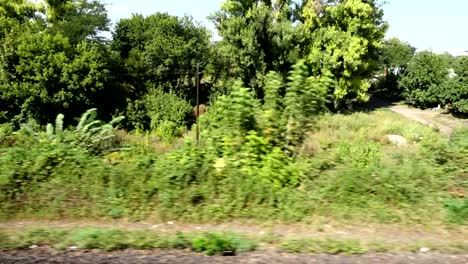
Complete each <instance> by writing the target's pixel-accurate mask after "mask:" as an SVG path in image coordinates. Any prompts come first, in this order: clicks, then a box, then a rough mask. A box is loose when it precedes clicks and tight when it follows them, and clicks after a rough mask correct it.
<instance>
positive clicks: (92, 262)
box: [0, 248, 468, 264]
mask: <svg viewBox="0 0 468 264" xmlns="http://www.w3.org/2000/svg"><path fill="white" fill-rule="evenodd" d="M0 263H2V264H13V263H14V264H39V263H48V264H49V263H50V264H53V263H69V264H75V263H80V264H81V263H83V264H84V263H86V264H88V263H89V264H100V263H103V264H104V263H117V264H119V263H122V264H124V263H125V264H130V263H142V264H143V263H148V264H149V263H154V264H159V263H193V264H195V263H196V264H198V263H200V264H203V263H232V264H234V263H236V264H237V263H245V264H250V263H252V264H253V263H258V264H260V263H265V264H270V263H279V264H282V263H298V264H299V263H321V264H357V263H362V264H366V263H369V264H370V263H372V264H374V263H375V264H403V263H405V264H406V263H412V264H431V263H432V264H467V263H468V255H444V254H436V253H421V254H367V255H357V256H344V255H326V254H315V255H313V254H285V253H278V252H274V251H258V252H253V253H243V254H239V255H236V256H212V257H210V256H205V255H202V254H197V253H190V252H186V251H162V250H152V251H133V250H125V251H118V252H112V253H99V252H95V251H88V252H56V251H53V250H51V249H47V248H40V249H34V250H26V251H9V252H6V251H3V252H2V251H0Z"/></svg>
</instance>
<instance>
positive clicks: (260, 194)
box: [0, 110, 468, 244]
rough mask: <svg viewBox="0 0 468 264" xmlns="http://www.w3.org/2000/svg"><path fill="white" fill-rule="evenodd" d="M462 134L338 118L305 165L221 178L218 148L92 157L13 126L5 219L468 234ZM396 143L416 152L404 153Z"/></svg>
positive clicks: (247, 163)
mask: <svg viewBox="0 0 468 264" xmlns="http://www.w3.org/2000/svg"><path fill="white" fill-rule="evenodd" d="M2 131H3V130H2ZM460 131H461V132H457V134H455V136H454V137H453V138H452V141H451V142H448V139H447V138H444V137H443V136H441V135H440V134H438V133H437V132H436V131H434V130H433V129H432V128H429V127H426V126H424V125H421V124H418V123H416V122H412V121H408V120H406V119H405V118H403V117H401V116H399V115H398V114H395V113H393V112H390V111H385V110H380V111H376V112H371V113H353V114H349V115H344V114H335V115H331V114H327V115H325V116H323V117H321V118H320V119H319V120H318V121H317V123H316V124H315V129H314V130H313V131H311V132H310V135H309V137H308V139H307V141H306V143H305V144H304V146H303V148H302V151H301V155H299V156H297V157H295V158H294V159H289V158H284V156H283V155H282V153H281V152H279V153H278V152H272V154H269V155H263V154H262V153H261V151H262V150H261V149H258V148H256V147H255V148H252V149H247V150H245V149H243V150H242V151H241V150H239V152H240V154H239V155H238V156H235V155H234V154H233V156H232V157H234V158H229V157H225V158H224V159H223V163H225V166H224V167H223V168H222V169H216V168H215V167H214V165H215V164H216V162H218V161H219V159H220V157H219V155H217V151H218V150H216V149H215V150H212V149H207V148H203V147H196V146H193V145H190V144H183V143H181V142H178V143H175V145H162V143H160V142H159V141H155V140H153V139H151V138H150V137H148V136H138V135H130V134H126V133H121V135H120V140H122V141H123V143H124V144H123V145H124V146H125V147H129V148H130V150H126V151H119V152H114V153H111V154H108V155H106V156H92V155H89V154H87V153H84V152H83V151H81V150H79V149H75V148H73V147H70V146H69V145H67V144H62V143H54V144H51V143H50V142H32V141H31V139H30V138H28V137H27V136H25V135H21V133H17V134H14V135H12V134H11V131H10V132H9V130H8V129H4V132H2V133H6V134H7V135H8V136H9V137H12V139H11V140H9V141H8V144H7V143H5V144H2V143H0V219H12V218H13V219H14V218H36V219H89V218H92V219H119V218H124V219H129V220H135V221H137V220H144V219H153V220H163V221H164V220H174V219H175V220H184V221H190V222H199V221H206V222H215V221H224V220H235V219H254V220H257V221H280V222H296V221H303V222H306V221H308V220H310V219H316V218H328V219H333V220H334V221H338V222H339V221H342V222H351V223H352V222H367V223H370V224H372V223H403V224H409V225H411V224H423V225H427V226H431V225H434V226H439V225H441V224H442V225H444V224H449V225H465V224H466V219H467V217H466V201H465V200H466V196H464V195H466V190H467V188H468V185H467V184H468V183H467V180H466V173H467V171H466V168H468V164H466V163H467V160H466V155H465V153H466V152H464V151H466V137H465V136H464V135H466V132H463V131H462V130H460ZM388 134H399V135H402V136H404V137H405V138H406V139H407V140H408V144H407V145H406V146H400V147H398V146H394V145H392V144H390V143H389V142H388V140H386V139H385V137H386V135H388ZM457 135H458V136H457ZM251 138H253V140H252V142H254V141H255V142H257V141H258V142H262V138H259V137H255V136H252V137H251ZM179 141H182V140H179ZM12 142H13V143H12ZM164 144H166V143H164ZM229 144H231V143H230V142H229V141H227V142H226V145H229ZM228 147H231V146H228ZM262 155H263V156H262ZM220 243H221V244H222V242H220Z"/></svg>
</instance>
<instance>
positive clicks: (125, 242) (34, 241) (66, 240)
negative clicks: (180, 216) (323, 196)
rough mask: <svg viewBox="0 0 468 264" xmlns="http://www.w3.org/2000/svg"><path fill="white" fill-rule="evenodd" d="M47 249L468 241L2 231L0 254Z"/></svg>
mask: <svg viewBox="0 0 468 264" xmlns="http://www.w3.org/2000/svg"><path fill="white" fill-rule="evenodd" d="M31 246H47V247H51V248H54V249H56V250H59V251H64V250H71V248H73V250H89V249H96V250H100V251H116V250H122V249H135V250H151V249H183V250H185V249H188V250H191V251H194V252H201V253H204V254H206V255H215V254H223V255H232V254H237V253H239V252H249V251H255V250H265V249H267V248H268V249H270V250H271V249H274V250H279V251H281V252H289V253H326V254H344V255H359V254H366V253H382V252H387V253H399V252H418V251H419V250H420V249H421V248H423V247H427V248H429V249H430V250H431V251H432V252H441V253H452V254H466V253H468V242H467V241H455V242H450V241H437V242H434V241H416V242H404V241H402V242H399V243H397V242H385V241H374V240H372V239H371V240H366V241H365V242H364V241H360V240H358V239H335V238H331V237H329V238H289V237H283V236H276V237H274V239H272V237H271V236H269V235H263V236H252V235H250V236H247V235H242V234H240V233H213V232H200V233H181V232H177V233H165V234H158V233H154V232H152V231H148V230H133V231H130V230H120V229H106V228H104V229H103V228H81V229H43V228H35V229H22V230H0V250H22V249H28V248H29V247H31Z"/></svg>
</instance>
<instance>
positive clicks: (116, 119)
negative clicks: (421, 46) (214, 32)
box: [0, 0, 468, 253]
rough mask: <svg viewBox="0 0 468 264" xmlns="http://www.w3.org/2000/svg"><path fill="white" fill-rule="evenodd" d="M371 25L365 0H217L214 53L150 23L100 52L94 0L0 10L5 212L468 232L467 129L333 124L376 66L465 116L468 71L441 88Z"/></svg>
mask: <svg viewBox="0 0 468 264" xmlns="http://www.w3.org/2000/svg"><path fill="white" fill-rule="evenodd" d="M382 16H383V13H382V10H381V7H380V5H379V3H378V2H377V1H373V0H372V1H371V0H365V1H364V0H343V1H341V0H340V1H338V0H337V1H328V0H327V1H299V2H297V1H294V2H293V1H287V0H286V1H274V2H272V1H253V0H252V1H244V0H242V1H239V0H228V1H226V2H225V3H224V4H223V5H222V7H221V10H220V11H219V12H217V13H215V14H213V15H212V17H211V19H212V20H213V22H214V23H215V25H216V27H217V28H218V30H219V33H220V35H221V36H222V37H223V38H222V40H220V41H219V42H216V43H210V40H209V32H208V31H207V30H206V29H205V28H204V27H203V26H201V25H199V24H197V23H196V22H194V21H192V19H190V18H187V17H185V18H178V17H173V16H170V15H168V14H160V13H157V14H154V15H151V16H148V17H143V16H140V15H135V16H133V17H132V18H130V19H124V20H121V21H119V23H117V25H116V29H115V32H113V39H112V40H111V41H104V40H103V39H101V38H99V37H98V35H99V34H98V33H99V31H102V30H106V28H107V26H108V20H107V15H106V12H105V8H104V6H103V5H102V4H100V3H99V2H94V1H81V0H80V1H78V0H67V1H59V2H57V1H44V3H41V4H32V3H30V2H28V1H22V0H17V1H1V0H0V44H1V45H0V121H1V122H2V125H1V126H0V136H1V138H0V217H1V218H2V219H15V218H22V217H36V218H102V219H108V218H125V219H131V220H142V219H182V220H187V221H219V220H225V219H256V220H262V221H266V220H269V221H276V220H279V221H286V222H288V221H289V222H291V221H305V220H307V219H310V218H314V217H317V216H318V217H325V218H334V219H336V220H338V221H351V222H352V221H367V222H374V223H375V222H381V223H387V222H397V223H425V224H428V225H430V224H432V223H438V224H440V223H446V224H451V225H456V224H458V225H464V224H466V220H467V211H466V205H467V203H466V199H467V198H466V190H467V180H466V179H467V177H466V175H467V170H466V168H468V160H467V156H468V153H467V149H468V143H467V140H468V137H467V136H466V135H467V133H468V132H467V129H466V128H462V129H459V130H457V131H455V132H454V134H453V135H452V137H451V138H450V139H449V138H445V137H442V136H441V135H439V134H438V133H437V131H435V130H433V129H432V128H429V127H425V126H423V125H420V124H416V123H412V122H410V121H407V120H402V119H401V117H399V116H397V115H395V114H393V113H390V112H387V111H385V110H379V111H374V112H368V113H359V112H355V113H352V112H345V113H341V114H340V113H338V112H342V110H343V109H345V108H346V106H347V105H350V106H351V105H352V102H355V101H366V100H367V99H368V97H369V93H368V89H369V87H370V80H369V79H370V77H371V74H372V72H374V71H375V70H377V69H378V68H379V67H378V66H379V65H378V62H379V59H380V60H381V61H384V62H383V63H384V65H385V67H386V68H390V67H398V68H399V69H400V68H405V70H404V73H402V75H401V76H399V77H398V78H397V83H400V85H402V84H404V85H402V86H401V88H402V90H403V93H402V95H403V96H405V97H406V98H407V99H411V101H412V102H413V101H414V102H416V104H417V105H420V106H424V107H430V106H432V105H433V104H435V103H439V102H442V101H440V100H445V101H443V102H447V103H448V102H453V105H454V109H455V110H456V111H460V112H462V109H464V108H463V107H464V106H463V100H465V99H464V96H465V93H464V92H463V90H457V89H458V88H456V87H465V86H464V84H463V82H464V79H463V78H465V77H466V76H464V75H463V74H462V73H463V70H462V69H464V68H463V67H462V65H464V64H463V63H464V61H463V60H461V61H460V64H457V65H460V67H459V69H460V70H457V73H458V74H459V75H457V76H458V77H457V78H460V79H457V78H455V79H450V81H451V82H457V85H459V86H457V85H454V86H451V87H454V88H453V89H455V90H450V91H449V90H448V89H444V92H447V94H445V93H441V92H440V91H441V89H442V88H443V85H446V82H445V80H441V79H442V78H445V71H446V69H445V68H446V67H445V65H442V60H441V59H440V58H439V57H437V56H435V55H432V54H429V53H420V54H418V55H416V56H414V57H412V59H411V60H410V62H409V64H408V65H406V64H407V60H409V58H410V57H411V56H412V53H413V51H414V50H413V49H412V48H411V47H408V46H406V49H405V50H404V52H403V54H402V55H401V56H400V55H398V56H393V55H391V52H390V54H387V55H385V56H386V58H385V59H382V58H379V50H380V47H381V43H382V39H383V36H384V33H385V29H386V26H387V25H386V24H385V23H384V22H383V20H382ZM72 25H73V26H72ZM72 27H73V29H72ZM388 44H389V43H386V45H388ZM390 44H391V43H390ZM397 44H401V43H397ZM397 46H398V45H397ZM397 50H398V49H397ZM433 62H434V63H436V64H438V65H437V67H434V68H432V64H431V63H433ZM462 62H463V63H462ZM428 65H430V66H428ZM197 66H198V67H200V71H199V72H197V71H198V70H197V69H196V68H198V67H197ZM380 66H382V65H380ZM387 70H388V69H387ZM197 75H198V77H199V79H200V80H201V81H200V87H201V90H200V100H201V102H202V103H204V104H206V105H207V106H206V105H205V107H204V112H205V113H204V114H203V115H202V116H200V117H199V119H200V122H199V123H198V124H197V125H198V128H200V129H201V135H200V140H199V142H196V141H195V140H194V139H195V134H196V129H197V127H196V125H194V124H193V123H194V120H195V119H196V117H195V115H196V114H195V113H194V108H193V106H194V103H195V101H196V90H195V86H196V80H197V78H196V77H197ZM400 77H401V78H400ZM415 85H416V86H418V87H415ZM399 91H400V90H399ZM399 91H398V92H397V93H396V94H398V93H399ZM436 92H437V96H438V97H437V99H434V96H433V93H436ZM451 96H458V97H457V98H458V99H457V101H455V100H452V97H451ZM444 98H445V99H444ZM96 108H97V109H99V111H98V110H96ZM88 109H90V110H88ZM330 110H331V111H330ZM83 113H84V114H83ZM80 116H81V118H80ZM123 116H126V118H124V117H123ZM74 119H76V122H75V121H74ZM99 120H103V121H99ZM75 124H77V125H76V126H75ZM389 135H401V136H403V137H404V138H405V139H406V141H407V143H406V144H400V145H395V144H393V143H391V142H390V140H389V138H388V136H389ZM93 232H94V231H93ZM91 233H92V232H91ZM98 235H99V234H98ZM115 235H116V236H117V237H118V236H120V234H115ZM89 236H90V237H93V236H94V235H89ZM110 236H111V237H112V236H113V235H110ZM80 239H82V240H83V241H88V237H86V236H85V237H80ZM90 239H91V238H90ZM91 240H92V239H91ZM117 240H118V239H117ZM90 243H94V242H90ZM230 243H231V242H229V241H228V240H225V239H224V238H223V237H217V236H216V235H213V236H209V237H202V238H199V239H195V240H194V241H192V242H191V244H190V247H192V248H194V249H197V250H200V251H206V252H213V253H214V252H217V251H219V250H218V249H217V247H219V248H229V247H232V245H231V244H230ZM97 247H100V245H97ZM116 247H117V248H118V247H119V245H116ZM340 247H341V246H340Z"/></svg>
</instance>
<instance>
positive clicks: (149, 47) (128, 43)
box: [112, 13, 210, 98]
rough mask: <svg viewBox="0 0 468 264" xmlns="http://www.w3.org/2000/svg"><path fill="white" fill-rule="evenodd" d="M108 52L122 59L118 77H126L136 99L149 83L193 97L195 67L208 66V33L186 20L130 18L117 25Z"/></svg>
mask: <svg viewBox="0 0 468 264" xmlns="http://www.w3.org/2000/svg"><path fill="white" fill-rule="evenodd" d="M112 49H113V50H115V51H116V52H118V53H119V54H120V56H121V57H122V59H123V60H124V64H125V65H126V69H125V70H124V72H122V73H120V74H124V75H126V76H127V78H126V79H127V80H128V81H127V85H128V86H129V89H132V91H133V93H134V95H135V96H136V97H137V98H138V97H141V96H142V95H144V94H145V93H146V92H147V91H148V90H147V87H148V84H149V83H151V84H154V85H156V86H161V87H163V88H164V89H165V91H173V92H175V93H176V94H178V95H181V96H182V97H187V98H194V87H195V77H196V66H197V63H200V64H201V68H203V67H204V66H205V65H206V64H207V63H208V59H209V55H210V33H209V31H208V30H207V29H206V28H204V27H203V26H201V25H199V24H197V23H195V22H194V21H193V20H192V19H191V18H189V17H183V18H178V17H175V16H171V15H168V14H164V13H156V14H153V15H151V16H148V17H143V16H141V15H134V16H133V17H132V18H130V19H122V20H120V21H119V22H118V23H117V25H116V29H115V32H114V34H113V42H112ZM202 77H203V76H202Z"/></svg>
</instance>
